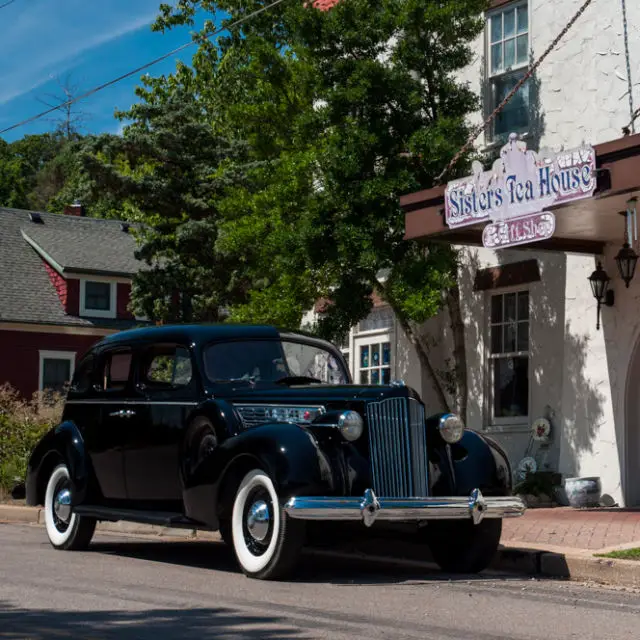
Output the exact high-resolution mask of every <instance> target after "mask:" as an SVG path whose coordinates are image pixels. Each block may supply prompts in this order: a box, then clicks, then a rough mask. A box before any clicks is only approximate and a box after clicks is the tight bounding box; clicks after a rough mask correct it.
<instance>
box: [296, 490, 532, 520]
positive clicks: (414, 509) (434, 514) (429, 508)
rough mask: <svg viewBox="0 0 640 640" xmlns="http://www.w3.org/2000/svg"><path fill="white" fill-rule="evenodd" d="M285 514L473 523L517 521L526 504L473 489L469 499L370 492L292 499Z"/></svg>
mask: <svg viewBox="0 0 640 640" xmlns="http://www.w3.org/2000/svg"><path fill="white" fill-rule="evenodd" d="M284 510H285V512H286V513H287V514H288V515H289V516H290V517H291V518H295V519H297V520H342V521H347V520H351V521H353V520H362V521H363V522H364V524H365V525H366V526H367V527H370V526H371V525H372V524H373V523H374V522H375V521H376V520H388V521H393V520H395V521H396V522H412V521H417V520H467V519H471V520H473V522H474V524H478V523H480V522H481V521H482V520H483V518H517V517H518V516H521V515H522V514H523V513H524V512H525V505H524V503H523V502H522V500H520V498H516V497H510V496H507V497H502V496H499V497H493V496H490V497H486V498H485V497H484V496H483V495H482V493H481V492H480V490H479V489H474V490H473V491H472V492H471V495H470V496H469V497H468V498H464V497H445V498H442V497H439V498H378V497H376V495H375V494H374V493H373V491H372V490H371V489H367V490H366V491H365V492H364V496H363V497H362V498H356V497H340V496H338V497H334V496H329V497H320V496H307V497H295V498H291V499H290V500H289V501H288V502H287V503H286V504H285V505H284Z"/></svg>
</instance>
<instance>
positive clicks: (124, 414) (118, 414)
mask: <svg viewBox="0 0 640 640" xmlns="http://www.w3.org/2000/svg"><path fill="white" fill-rule="evenodd" d="M109 415H110V416H111V417H112V418H132V417H133V416H135V415H136V412H135V411H134V410H133V409H120V411H114V412H112V413H110V414H109Z"/></svg>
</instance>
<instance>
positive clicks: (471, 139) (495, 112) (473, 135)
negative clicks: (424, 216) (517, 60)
mask: <svg viewBox="0 0 640 640" xmlns="http://www.w3.org/2000/svg"><path fill="white" fill-rule="evenodd" d="M592 2H593V0H585V3H584V4H583V5H582V6H581V7H580V9H579V10H578V11H577V13H576V14H575V15H574V16H573V18H571V20H570V21H569V22H568V23H567V25H566V26H565V27H564V29H563V30H562V31H561V32H560V33H559V34H558V36H557V37H556V38H555V40H554V41H553V42H552V43H551V44H550V45H549V46H548V47H547V49H546V51H545V52H544V53H543V54H542V55H541V56H540V57H539V58H538V60H536V62H535V63H534V64H533V65H532V66H531V68H530V69H529V70H528V71H527V73H526V74H525V75H524V76H523V77H522V78H520V81H519V82H518V83H517V84H516V86H515V87H513V89H512V90H511V91H510V92H509V94H508V95H507V96H506V97H505V99H504V100H503V101H502V102H501V103H500V104H499V105H498V106H497V107H496V108H495V109H494V110H493V112H492V113H491V115H490V116H489V117H488V118H487V119H486V120H485V121H484V122H483V123H482V124H481V125H478V126H477V127H476V128H475V129H474V130H473V131H472V132H471V135H470V136H469V138H468V140H467V142H466V143H465V145H464V146H463V147H462V148H461V149H460V150H459V151H458V152H457V153H456V155H455V156H453V158H452V159H451V162H449V164H448V165H447V166H446V167H445V169H444V170H443V171H442V173H441V174H440V175H439V176H438V177H437V178H436V180H435V184H436V185H439V184H442V179H443V178H444V176H445V175H446V174H447V173H448V172H449V171H450V170H451V169H452V168H453V167H454V166H455V164H456V163H457V162H458V160H460V158H461V157H462V156H463V155H464V154H465V153H467V151H469V149H470V148H471V147H472V146H473V143H474V141H475V139H476V138H477V137H478V136H479V135H480V132H481V131H482V130H483V129H485V128H486V127H487V126H489V125H490V124H491V123H492V122H493V121H494V119H495V118H496V116H497V115H498V114H499V113H500V112H501V111H502V110H503V109H504V108H505V106H506V105H507V104H508V103H509V101H510V100H511V99H512V98H513V96H514V95H515V94H516V93H517V92H518V91H519V89H520V87H521V86H522V85H523V84H524V83H525V82H526V81H527V80H528V79H529V78H530V77H531V75H532V74H533V73H534V71H535V70H536V69H537V68H538V67H539V66H540V64H541V63H542V61H543V60H544V59H545V58H546V57H547V56H548V55H549V54H550V53H551V51H553V49H554V48H555V47H556V45H557V44H558V42H560V40H561V39H562V38H563V37H564V36H565V35H566V34H567V32H568V31H569V29H571V27H572V26H573V25H574V23H575V22H576V21H577V20H578V18H580V16H581V15H582V14H583V13H584V12H585V10H586V9H587V7H588V6H589V5H590V4H591V3H592Z"/></svg>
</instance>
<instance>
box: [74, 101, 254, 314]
mask: <svg viewBox="0 0 640 640" xmlns="http://www.w3.org/2000/svg"><path fill="white" fill-rule="evenodd" d="M119 115H120V117H126V118H129V119H130V120H132V121H133V124H132V125H131V126H129V127H127V128H126V129H125V132H124V135H123V136H121V137H114V136H102V137H98V138H96V139H95V140H94V141H93V142H92V144H91V145H90V146H89V147H88V148H87V149H86V150H85V152H84V154H83V165H84V167H85V169H86V170H87V171H88V173H89V174H90V176H91V181H92V185H93V186H92V192H93V193H94V195H95V194H96V193H97V194H100V193H108V194H109V197H110V198H112V199H113V200H114V201H117V202H119V203H120V205H121V210H122V214H123V217H125V218H128V219H129V220H131V221H133V222H137V223H140V224H139V225H136V226H135V230H134V232H135V233H136V234H137V235H138V237H139V240H140V246H139V249H138V251H137V257H138V258H139V259H141V260H143V261H145V262H146V263H147V265H148V268H145V269H144V270H142V271H141V272H140V273H139V274H138V275H137V277H136V280H135V281H134V285H133V299H134V310H135V311H136V312H137V313H138V314H143V315H146V316H147V317H149V318H152V319H155V320H159V321H191V320H207V321H216V320H218V319H220V317H221V313H223V312H224V308H225V307H226V306H228V305H230V304H233V303H234V302H235V299H236V297H237V296H241V295H242V294H243V291H244V289H245V285H244V283H242V282H231V281H230V280H229V278H228V277H227V275H228V273H229V270H230V269H233V265H232V264H230V263H228V264H224V263H223V262H222V261H220V260H219V259H218V257H217V255H216V253H215V250H214V248H215V244H216V241H217V237H218V229H219V224H220V221H221V216H220V213H219V210H218V204H219V202H220V201H221V200H222V197H223V194H224V192H225V191H226V190H227V189H229V188H230V187H232V186H233V185H234V184H236V183H237V182H238V181H239V180H241V179H242V178H243V176H244V175H245V173H246V171H247V170H248V169H249V168H250V167H249V165H246V164H245V162H244V155H245V151H244V145H243V144H242V143H240V142H236V141H229V140H228V139H225V138H223V137H221V136H219V135H218V134H217V133H216V131H215V129H214V127H213V126H212V125H211V123H210V118H209V117H208V115H207V110H206V107H204V106H203V104H202V103H201V102H200V101H199V100H198V99H197V98H196V97H195V96H194V94H193V93H187V92H186V91H184V89H175V91H172V93H171V94H170V95H169V94H166V93H163V92H158V91H155V92H154V91H151V93H149V95H148V100H147V101H146V102H144V103H141V104H137V105H135V106H134V107H133V108H132V109H131V110H130V111H128V112H126V113H122V114H119Z"/></svg>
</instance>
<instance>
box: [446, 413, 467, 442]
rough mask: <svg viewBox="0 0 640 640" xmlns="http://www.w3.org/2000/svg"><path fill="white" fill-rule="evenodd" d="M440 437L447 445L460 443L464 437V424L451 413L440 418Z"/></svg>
mask: <svg viewBox="0 0 640 640" xmlns="http://www.w3.org/2000/svg"><path fill="white" fill-rule="evenodd" d="M440 435H441V436H442V439H443V440H444V441H445V442H446V443H448V444H455V443H456V442H460V440H461V439H462V436H463V435H464V423H463V422H462V420H461V419H460V418H459V417H458V416H456V415H454V414H452V413H449V414H447V415H446V416H442V418H440Z"/></svg>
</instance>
